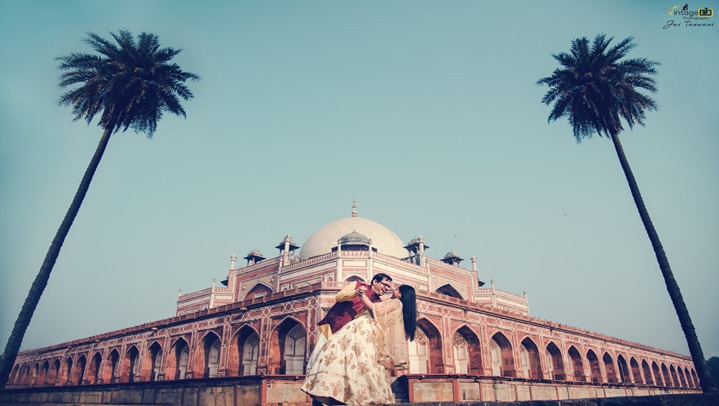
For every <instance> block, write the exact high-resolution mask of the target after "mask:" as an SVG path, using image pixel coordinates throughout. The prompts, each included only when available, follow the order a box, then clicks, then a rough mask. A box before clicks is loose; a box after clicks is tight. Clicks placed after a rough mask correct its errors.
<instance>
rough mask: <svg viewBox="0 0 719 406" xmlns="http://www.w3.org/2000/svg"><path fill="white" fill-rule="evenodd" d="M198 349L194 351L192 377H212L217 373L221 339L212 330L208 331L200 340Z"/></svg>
mask: <svg viewBox="0 0 719 406" xmlns="http://www.w3.org/2000/svg"><path fill="white" fill-rule="evenodd" d="M200 343H201V344H200V345H199V346H198V349H199V351H197V352H196V353H195V362H194V364H193V368H192V371H193V375H192V377H193V378H214V377H216V376H217V375H218V372H219V371H218V369H219V365H220V349H221V346H222V345H221V344H222V340H220V336H218V335H217V333H215V332H214V331H208V332H207V333H206V334H205V336H204V337H203V338H202V339H201V340H200Z"/></svg>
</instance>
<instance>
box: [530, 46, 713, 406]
mask: <svg viewBox="0 0 719 406" xmlns="http://www.w3.org/2000/svg"><path fill="white" fill-rule="evenodd" d="M612 39H613V38H609V39H607V38H605V36H604V35H603V34H600V35H597V36H596V37H595V38H594V42H593V43H592V44H591V48H590V46H589V40H588V39H587V38H586V37H582V38H577V39H574V40H573V41H572V46H571V49H570V53H566V52H562V53H560V54H556V55H552V56H553V57H554V59H556V60H557V62H559V64H560V65H561V67H560V68H557V69H555V70H554V72H552V75H551V76H548V77H546V78H543V79H540V80H539V81H538V82H537V84H538V85H547V86H549V90H548V91H547V93H546V94H545V95H544V98H543V99H542V103H544V104H546V105H550V104H551V103H554V106H553V108H552V112H551V113H550V114H549V119H548V121H553V120H557V119H559V118H562V117H567V119H568V120H569V123H570V124H571V125H572V127H573V129H574V137H575V138H576V140H577V142H580V141H582V139H584V138H591V137H592V136H593V135H594V134H597V135H598V136H600V137H604V136H606V137H609V138H610V139H611V140H612V143H613V144H614V149H615V150H616V152H617V156H618V157H619V163H620V164H621V166H622V169H623V170H624V176H625V177H626V178H627V182H628V183H629V189H630V190H631V192H632V197H633V198H634V203H635V204H636V206H637V210H638V211H639V216H640V217H641V219H642V222H643V223H644V228H645V229H646V231H647V234H648V235H649V240H650V241H651V243H652V247H653V248H654V253H655V255H656V257H657V261H658V262H659V269H660V270H661V272H662V275H663V276H664V282H665V284H666V286H667V291H668V292H669V296H670V297H671V299H672V303H673V304H674V308H675V309H676V312H677V316H679V323H680V324H681V326H682V330H684V336H685V337H686V339H687V344H688V346H689V351H690V353H691V356H692V359H693V361H694V365H695V367H696V370H697V374H698V375H699V380H700V382H701V386H702V389H703V391H704V392H705V393H708V392H710V391H713V390H714V387H713V385H712V382H711V378H710V376H709V371H708V369H707V364H706V361H705V360H704V355H703V353H702V349H701V345H700V344H699V340H698V339H697V335H696V333H695V331H694V325H693V323H692V319H691V317H689V311H688V310H687V307H686V305H685V304H684V299H683V298H682V294H681V291H680V290H679V285H678V284H677V281H676V280H675V279H674V275H673V273H672V270H671V267H670V266H669V261H668V260H667V256H666V254H665V253H664V248H662V244H661V242H660V241H659V236H658V235H657V232H656V230H655V229H654V225H653V224H652V220H651V219H650V218H649V213H648V212H647V208H646V207H645V206H644V201H643V200H642V195H641V193H639V187H638V186H637V182H636V180H635V179H634V175H633V174H632V170H631V168H630V167H629V162H628V161H627V157H626V155H625V154H624V149H623V148H622V144H621V142H620V141H619V133H620V132H621V131H622V130H623V129H624V127H623V126H622V122H621V119H624V121H625V122H626V124H627V125H629V128H630V129H631V128H633V126H634V125H635V124H641V125H644V118H645V111H647V110H656V109H657V104H656V102H655V101H654V100H653V99H652V98H651V97H649V96H647V95H645V94H643V93H641V91H642V90H645V91H648V92H652V93H653V92H656V87H655V86H654V84H655V82H654V79H653V78H652V77H651V76H652V75H654V74H656V69H655V67H656V66H657V65H659V63H658V62H653V61H649V60H647V59H644V58H636V59H623V60H622V58H624V57H625V56H626V55H627V54H628V53H629V51H630V50H631V49H633V48H634V47H635V46H636V43H635V42H634V39H633V38H632V37H629V38H626V39H624V40H623V41H621V42H619V43H618V44H616V45H614V46H612V47H611V48H610V47H609V44H610V42H612Z"/></svg>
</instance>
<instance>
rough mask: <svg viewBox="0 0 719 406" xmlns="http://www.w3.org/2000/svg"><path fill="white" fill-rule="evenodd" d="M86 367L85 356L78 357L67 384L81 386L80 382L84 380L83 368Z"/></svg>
mask: <svg viewBox="0 0 719 406" xmlns="http://www.w3.org/2000/svg"><path fill="white" fill-rule="evenodd" d="M86 366H87V358H85V354H82V355H80V357H79V358H78V359H77V362H76V363H75V368H73V370H72V375H71V376H70V380H69V383H70V384H71V385H82V381H83V380H84V379H85V367H86Z"/></svg>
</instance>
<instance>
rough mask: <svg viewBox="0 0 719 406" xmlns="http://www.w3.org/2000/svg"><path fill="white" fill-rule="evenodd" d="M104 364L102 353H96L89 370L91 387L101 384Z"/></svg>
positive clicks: (88, 378)
mask: <svg viewBox="0 0 719 406" xmlns="http://www.w3.org/2000/svg"><path fill="white" fill-rule="evenodd" d="M101 364H102V354H100V351H97V352H95V355H93V356H92V358H91V359H90V364H89V365H88V368H87V383H88V384H90V385H93V384H96V383H100V365H101Z"/></svg>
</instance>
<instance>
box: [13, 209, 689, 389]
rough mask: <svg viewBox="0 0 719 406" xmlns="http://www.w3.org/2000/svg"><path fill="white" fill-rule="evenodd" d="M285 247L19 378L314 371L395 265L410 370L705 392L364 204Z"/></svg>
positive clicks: (657, 353)
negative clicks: (325, 335) (407, 304)
mask: <svg viewBox="0 0 719 406" xmlns="http://www.w3.org/2000/svg"><path fill="white" fill-rule="evenodd" d="M276 248H277V250H278V254H277V256H274V257H271V258H265V256H264V255H263V254H262V253H261V252H259V251H257V250H253V251H251V252H250V253H248V254H247V256H245V257H244V260H246V263H245V264H244V265H238V260H237V258H236V257H234V256H233V257H232V258H231V260H230V267H229V268H230V269H229V272H228V276H227V279H226V280H223V281H221V282H220V283H217V282H213V285H212V286H211V287H209V288H207V289H204V290H200V291H197V292H192V293H187V294H182V293H181V294H180V295H179V297H178V300H177V311H176V315H175V316H174V317H171V318H168V319H164V320H158V321H154V322H151V323H146V324H143V325H140V326H134V327H129V328H126V329H123V330H119V331H114V332H109V333H105V334H100V335H97V336H92V337H87V338H85V339H81V340H76V341H72V342H68V343H62V344H58V345H55V346H51V347H46V348H40V349H35V350H29V351H23V352H21V353H20V354H19V356H18V358H17V361H16V364H15V366H14V368H13V371H12V374H11V376H10V382H9V385H8V387H9V388H13V387H15V388H21V387H36V386H65V385H96V384H107V383H131V382H145V381H168V380H182V379H196V378H214V377H231V376H271V375H294V376H301V375H303V374H304V373H305V372H306V371H305V368H306V362H307V358H308V357H309V354H310V353H311V351H312V348H313V345H314V342H315V338H316V336H317V333H318V330H317V321H318V320H320V319H321V318H322V317H323V315H324V313H325V312H326V311H327V310H328V309H329V307H330V306H332V304H333V303H334V295H335V293H336V292H337V291H338V290H339V289H341V288H342V287H343V286H345V285H346V284H347V283H348V282H352V281H356V280H360V281H369V280H370V279H371V278H372V276H373V275H375V274H376V273H379V272H382V273H386V274H388V275H390V276H392V278H393V279H394V281H395V283H397V284H410V285H412V286H414V287H415V288H416V289H417V299H418V317H419V318H418V322H417V325H418V330H417V336H416V339H415V341H413V342H410V343H408V345H409V352H410V360H409V370H408V371H407V373H406V374H405V375H407V376H408V377H412V376H419V377H429V378H431V377H433V376H434V377H443V376H450V375H451V376H455V377H478V378H479V377H495V378H497V377H498V378H502V379H506V380H511V381H521V382H529V383H536V384H541V385H543V386H544V387H550V388H551V387H552V386H553V385H555V386H557V387H559V386H562V387H565V386H566V385H567V384H583V385H587V384H589V385H600V386H601V385H610V386H611V385H614V386H617V385H623V386H631V387H637V388H653V389H652V390H654V389H656V390H657V391H659V392H661V393H674V392H698V391H699V390H700V386H699V381H698V377H697V375H696V372H695V369H694V365H693V363H692V361H691V358H689V357H687V356H685V355H681V354H677V353H673V352H668V351H663V350H660V349H657V348H652V347H649V346H645V345H642V344H638V343H633V342H629V341H626V340H622V339H619V338H615V337H609V336H606V335H603V334H599V333H594V332H590V331H586V330H582V329H578V328H575V327H571V326H566V325H562V324H559V323H555V322H552V321H547V320H542V319H538V318H535V317H531V316H530V315H529V304H528V300H527V298H526V296H517V295H513V294H510V293H507V292H503V291H501V290H498V289H496V288H495V286H494V283H493V282H492V283H490V284H489V286H486V287H485V286H484V285H485V283H484V282H482V281H480V279H479V276H478V273H477V262H476V258H474V257H472V258H471V259H470V264H471V266H470V268H469V269H467V268H464V267H462V266H461V262H463V261H464V260H463V259H462V258H460V257H459V256H458V255H456V254H455V253H453V252H449V253H447V254H446V255H444V256H443V257H442V258H441V259H440V258H433V257H431V256H428V255H427V249H428V248H429V246H428V245H427V244H426V243H425V240H424V238H423V237H422V236H420V237H417V238H415V239H412V240H411V241H409V242H407V243H404V242H403V241H402V240H401V239H400V238H399V237H398V236H397V235H396V234H395V233H393V232H392V231H391V230H389V229H387V228H386V227H384V226H382V225H381V224H378V223H376V222H374V221H371V220H368V219H365V218H362V217H359V216H357V212H356V208H353V211H352V215H351V216H350V217H347V218H343V219H340V220H337V221H334V222H332V223H330V224H327V225H325V226H324V227H321V228H320V229H319V230H317V231H316V232H315V233H314V234H313V235H312V236H310V237H309V238H308V239H307V241H305V242H304V245H303V246H300V245H298V244H296V243H295V242H294V241H293V239H292V238H291V237H290V236H289V235H288V236H285V237H284V238H283V239H282V241H281V242H280V243H279V244H278V245H277V246H276ZM647 393H654V392H651V391H650V392H647ZM429 396H431V395H429ZM467 396H469V397H470V398H476V399H481V398H482V395H481V394H477V395H476V396H475V395H472V394H469V395H467ZM467 396H464V397H465V398H467ZM590 396H591V395H590ZM550 397H551V396H550Z"/></svg>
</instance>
